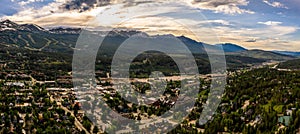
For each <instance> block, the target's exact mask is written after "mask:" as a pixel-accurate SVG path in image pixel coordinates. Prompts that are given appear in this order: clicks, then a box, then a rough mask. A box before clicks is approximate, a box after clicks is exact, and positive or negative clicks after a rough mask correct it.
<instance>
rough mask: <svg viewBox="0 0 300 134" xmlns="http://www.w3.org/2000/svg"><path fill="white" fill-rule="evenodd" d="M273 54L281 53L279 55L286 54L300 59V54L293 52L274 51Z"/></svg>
mask: <svg viewBox="0 0 300 134" xmlns="http://www.w3.org/2000/svg"><path fill="white" fill-rule="evenodd" d="M273 52H275V53H279V54H284V55H290V56H296V57H300V52H292V51H273Z"/></svg>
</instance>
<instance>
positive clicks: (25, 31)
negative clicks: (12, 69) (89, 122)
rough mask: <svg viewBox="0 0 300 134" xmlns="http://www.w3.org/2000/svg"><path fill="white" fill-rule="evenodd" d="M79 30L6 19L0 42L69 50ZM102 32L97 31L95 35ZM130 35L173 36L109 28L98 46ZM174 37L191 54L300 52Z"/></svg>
mask: <svg viewBox="0 0 300 134" xmlns="http://www.w3.org/2000/svg"><path fill="white" fill-rule="evenodd" d="M80 32H81V29H80V28H63V27H58V28H53V29H49V30H47V29H45V28H42V27H40V26H38V25H35V24H17V23H15V22H12V21H10V20H5V21H2V22H0V45H4V46H6V47H16V48H25V49H28V50H32V51H45V52H60V53H69V54H72V52H73V50H74V48H75V45H76V41H77V39H78V37H79V35H80ZM103 33H105V32H101V31H97V34H98V35H101V34H103ZM133 35H135V36H139V37H140V38H148V37H151V38H159V39H164V38H169V37H170V36H172V37H175V36H173V35H155V36H150V35H148V34H147V33H144V32H140V31H133V30H129V31H125V30H115V31H111V32H109V34H108V36H107V37H106V38H105V40H104V42H103V49H101V50H102V52H103V53H105V54H108V55H110V54H113V52H114V51H115V50H116V49H117V48H118V47H119V46H120V44H121V43H122V42H124V41H125V40H126V39H128V38H129V37H130V36H133ZM176 38H178V39H179V40H181V41H182V42H183V43H184V44H186V46H187V47H188V48H189V49H190V51H191V52H192V53H194V54H205V53H206V50H205V48H206V49H218V48H220V47H222V48H223V50H224V52H225V53H226V56H231V57H237V56H240V57H244V58H245V57H248V58H254V59H263V60H278V61H284V60H290V59H294V58H296V57H297V56H300V52H287V51H264V50H248V49H246V48H243V47H241V46H239V45H236V44H232V43H224V44H216V45H210V44H207V43H203V42H198V41H195V40H193V39H191V38H188V37H185V36H179V37H176ZM100 53H101V52H100Z"/></svg>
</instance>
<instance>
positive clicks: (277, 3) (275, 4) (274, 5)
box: [263, 0, 288, 9]
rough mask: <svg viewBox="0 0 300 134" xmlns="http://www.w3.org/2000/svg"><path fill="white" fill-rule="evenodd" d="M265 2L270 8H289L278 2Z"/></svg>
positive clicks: (265, 0) (264, 0) (266, 0)
mask: <svg viewBox="0 0 300 134" xmlns="http://www.w3.org/2000/svg"><path fill="white" fill-rule="evenodd" d="M263 2H264V3H266V4H268V5H269V6H272V7H276V8H286V9H288V7H286V6H285V5H284V4H282V3H280V2H277V1H274V2H269V1H268V0H263Z"/></svg>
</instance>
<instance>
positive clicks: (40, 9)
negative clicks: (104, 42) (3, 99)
mask: <svg viewBox="0 0 300 134" xmlns="http://www.w3.org/2000/svg"><path fill="white" fill-rule="evenodd" d="M76 2H77V3H76ZM0 4H1V5H4V6H3V8H2V9H1V10H0V19H2V20H3V19H9V20H12V21H14V22H17V23H33V24H37V25H39V26H42V27H44V28H45V27H48V28H51V27H75V28H85V27H87V26H91V28H95V27H99V28H100V29H106V28H128V29H136V30H138V31H143V32H146V33H148V34H150V35H155V34H173V35H175V36H180V35H185V36H186V37H189V38H192V39H194V40H197V41H198V42H199V41H200V42H206V43H208V44H219V43H220V42H222V43H225V42H229V43H233V44H239V45H240V46H242V47H245V48H247V49H261V50H269V51H272V50H282V51H295V50H300V45H299V44H300V39H299V38H298V37H299V36H300V31H299V29H300V24H299V23H298V22H300V17H299V16H298V14H300V10H298V7H300V6H299V5H300V3H299V1H297V0H290V1H283V0H258V1H253V0H252V1H250V0H232V1H223V2H219V1H216V0H210V1H192V0H181V1H179V2H175V1H172V0H171V1H167V2H164V1H145V0H134V1H129V2H128V1H122V0H121V1H119V0H111V1H102V0H91V1H88V2H82V1H80V0H73V1H70V0H3V1H1V2H0ZM158 8H159V9H160V10H159V11H157V10H156V9H158ZM141 12H147V13H148V12H149V14H151V15H150V16H147V17H143V18H138V19H132V20H129V22H128V23H127V22H126V23H123V24H121V25H119V24H115V22H117V21H118V20H120V19H122V18H124V17H126V16H130V15H132V14H134V15H139V14H141ZM174 12H180V13H179V14H178V15H177V16H175V15H174V14H173V13H174ZM98 14H103V16H106V18H104V19H103V18H102V19H101V20H98V22H97V24H96V23H95V25H94V24H91V22H92V21H94V20H96V19H97V18H96V17H97V15H98ZM160 15H164V16H167V17H170V18H171V19H178V18H179V19H180V20H182V21H184V22H189V23H190V24H191V25H194V26H195V27H188V28H189V29H195V31H197V32H199V33H205V34H208V35H207V36H203V37H194V35H192V34H191V33H190V31H189V30H186V29H184V27H181V26H180V25H178V23H174V22H171V21H169V20H166V21H161V17H159V16H160ZM149 20H151V21H153V22H155V23H157V25H152V24H150V23H149ZM99 22H101V24H99ZM92 23H93V22H92ZM170 25H171V26H170ZM210 35H214V36H213V37H211V36H210Z"/></svg>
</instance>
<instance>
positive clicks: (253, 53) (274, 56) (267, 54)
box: [228, 50, 295, 61]
mask: <svg viewBox="0 0 300 134" xmlns="http://www.w3.org/2000/svg"><path fill="white" fill-rule="evenodd" d="M228 55H238V56H245V57H252V58H257V59H264V60H276V61H285V60H291V59H293V58H295V57H294V56H289V55H284V54H278V53H275V52H271V51H263V50H248V51H241V52H233V53H228Z"/></svg>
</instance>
